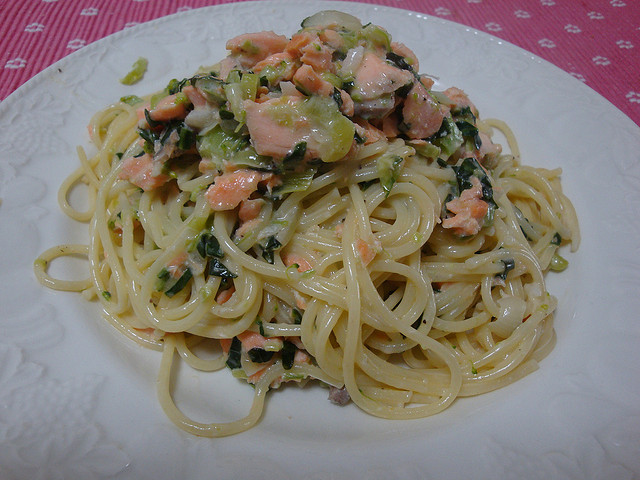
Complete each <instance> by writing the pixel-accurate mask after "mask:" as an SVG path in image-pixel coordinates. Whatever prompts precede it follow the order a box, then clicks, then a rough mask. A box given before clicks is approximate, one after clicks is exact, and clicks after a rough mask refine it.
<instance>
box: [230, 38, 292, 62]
mask: <svg viewBox="0 0 640 480" xmlns="http://www.w3.org/2000/svg"><path fill="white" fill-rule="evenodd" d="M288 42H289V39H288V38H287V37H285V36H284V35H278V34H276V33H274V32H272V31H265V32H256V33H245V34H242V35H238V36H237V37H235V38H232V39H231V40H229V41H228V42H227V45H226V48H227V50H230V51H231V54H232V55H234V56H235V57H236V58H237V59H238V61H239V62H240V64H241V65H242V66H243V67H244V68H251V67H253V66H254V65H255V64H256V63H258V62H259V61H261V60H264V59H265V58H267V57H268V56H269V55H272V54H274V53H278V52H281V51H282V50H283V49H284V47H285V46H286V45H287V43H288Z"/></svg>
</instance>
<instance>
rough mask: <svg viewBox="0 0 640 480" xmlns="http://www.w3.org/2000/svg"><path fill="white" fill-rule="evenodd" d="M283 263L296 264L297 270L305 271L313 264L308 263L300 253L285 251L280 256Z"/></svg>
mask: <svg viewBox="0 0 640 480" xmlns="http://www.w3.org/2000/svg"><path fill="white" fill-rule="evenodd" d="M282 261H283V263H284V264H285V265H286V266H287V267H290V266H291V265H297V266H298V267H297V268H298V271H299V272H307V271H309V270H313V265H311V263H309V260H307V259H306V258H305V257H303V256H302V255H298V254H297V253H286V254H284V255H283V256H282Z"/></svg>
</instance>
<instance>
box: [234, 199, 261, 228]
mask: <svg viewBox="0 0 640 480" xmlns="http://www.w3.org/2000/svg"><path fill="white" fill-rule="evenodd" d="M263 205H264V200H262V199H261V198H256V199H254V200H243V201H242V202H241V203H240V209H239V210H238V218H239V219H240V221H242V222H248V221H249V220H253V219H254V218H256V217H257V216H258V215H259V214H260V211H261V210H262V206H263Z"/></svg>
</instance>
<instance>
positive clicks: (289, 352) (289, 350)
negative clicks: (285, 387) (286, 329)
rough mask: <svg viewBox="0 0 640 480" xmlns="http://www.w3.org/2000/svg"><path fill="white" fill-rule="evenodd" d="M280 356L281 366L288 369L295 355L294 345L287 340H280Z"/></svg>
mask: <svg viewBox="0 0 640 480" xmlns="http://www.w3.org/2000/svg"><path fill="white" fill-rule="evenodd" d="M280 354H281V356H282V366H283V367H284V369H285V370H290V369H291V367H293V361H294V358H295V355H296V346H295V345H294V344H293V343H292V342H290V341H289V340H285V341H284V342H282V350H281V351H280Z"/></svg>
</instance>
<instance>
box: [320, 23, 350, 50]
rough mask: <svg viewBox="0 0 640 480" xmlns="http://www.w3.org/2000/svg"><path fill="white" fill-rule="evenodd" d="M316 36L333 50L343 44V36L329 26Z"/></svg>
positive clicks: (341, 46)
mask: <svg viewBox="0 0 640 480" xmlns="http://www.w3.org/2000/svg"><path fill="white" fill-rule="evenodd" d="M318 38H320V40H322V43H324V44H326V45H328V46H329V47H331V48H332V49H334V50H339V49H340V48H343V47H344V46H345V43H344V38H342V35H340V34H339V33H338V32H336V31H335V30H333V29H331V28H325V29H324V30H322V31H321V32H319V33H318Z"/></svg>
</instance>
